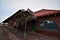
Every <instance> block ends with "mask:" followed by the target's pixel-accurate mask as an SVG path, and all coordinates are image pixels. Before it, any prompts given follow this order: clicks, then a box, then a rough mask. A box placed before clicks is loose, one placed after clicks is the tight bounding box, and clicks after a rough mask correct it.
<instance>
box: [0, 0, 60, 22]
mask: <svg viewBox="0 0 60 40" xmlns="http://www.w3.org/2000/svg"><path fill="white" fill-rule="evenodd" d="M27 8H29V9H31V10H32V11H33V12H34V11H38V10H41V9H54V10H60V0H0V22H2V21H4V20H5V19H7V18H8V17H10V16H11V15H13V14H14V13H15V12H17V11H18V10H19V9H25V10H26V9H27Z"/></svg>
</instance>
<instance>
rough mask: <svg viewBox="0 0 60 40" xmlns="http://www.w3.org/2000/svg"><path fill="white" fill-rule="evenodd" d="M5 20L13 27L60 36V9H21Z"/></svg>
mask: <svg viewBox="0 0 60 40" xmlns="http://www.w3.org/2000/svg"><path fill="white" fill-rule="evenodd" d="M26 20H27V21H26ZM3 22H4V23H8V25H9V27H10V28H12V29H14V28H18V29H19V30H23V31H24V30H26V31H35V32H37V33H39V34H45V35H50V36H55V37H60V10H49V9H42V10H39V11H36V12H32V11H31V10H30V9H28V10H19V11H17V12H16V13H15V14H13V15H12V16H11V17H9V18H7V19H6V20H4V21H3Z"/></svg>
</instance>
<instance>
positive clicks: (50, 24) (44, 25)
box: [40, 20, 58, 30]
mask: <svg viewBox="0 0 60 40" xmlns="http://www.w3.org/2000/svg"><path fill="white" fill-rule="evenodd" d="M40 29H48V30H58V27H57V24H56V23H55V22H54V21H51V20H44V21H42V22H41V23H40Z"/></svg>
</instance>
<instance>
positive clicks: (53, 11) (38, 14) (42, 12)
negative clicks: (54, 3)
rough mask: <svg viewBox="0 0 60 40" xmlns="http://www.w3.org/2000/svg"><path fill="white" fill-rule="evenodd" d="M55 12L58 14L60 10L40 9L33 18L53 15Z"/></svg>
mask: <svg viewBox="0 0 60 40" xmlns="http://www.w3.org/2000/svg"><path fill="white" fill-rule="evenodd" d="M56 12H60V10H49V9H42V10H39V11H36V12H35V14H34V15H35V16H37V17H38V16H45V15H50V14H55V13H56Z"/></svg>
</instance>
